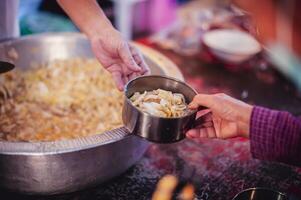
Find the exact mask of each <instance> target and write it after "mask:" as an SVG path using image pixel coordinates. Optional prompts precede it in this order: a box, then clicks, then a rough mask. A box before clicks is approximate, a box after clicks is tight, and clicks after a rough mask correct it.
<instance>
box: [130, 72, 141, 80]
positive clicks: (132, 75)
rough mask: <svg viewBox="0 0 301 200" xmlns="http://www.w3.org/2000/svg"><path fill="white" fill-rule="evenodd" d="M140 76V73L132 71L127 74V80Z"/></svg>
mask: <svg viewBox="0 0 301 200" xmlns="http://www.w3.org/2000/svg"><path fill="white" fill-rule="evenodd" d="M138 76H140V73H137V72H134V73H132V74H130V75H129V81H130V80H133V79H134V78H136V77H138Z"/></svg>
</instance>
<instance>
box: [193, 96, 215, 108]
mask: <svg viewBox="0 0 301 200" xmlns="http://www.w3.org/2000/svg"><path fill="white" fill-rule="evenodd" d="M211 101H212V97H211V95H207V94H198V95H196V96H195V97H194V98H193V100H192V102H191V103H190V104H189V105H188V107H189V108H190V109H197V108H198V107H200V106H205V107H207V108H210V107H211Z"/></svg>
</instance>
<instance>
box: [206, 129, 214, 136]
mask: <svg viewBox="0 0 301 200" xmlns="http://www.w3.org/2000/svg"><path fill="white" fill-rule="evenodd" d="M206 130H207V133H208V137H209V138H216V134H215V130H214V128H213V127H210V128H206Z"/></svg>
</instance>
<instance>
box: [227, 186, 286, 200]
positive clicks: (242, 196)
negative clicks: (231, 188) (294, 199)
mask: <svg viewBox="0 0 301 200" xmlns="http://www.w3.org/2000/svg"><path fill="white" fill-rule="evenodd" d="M232 200H288V197H287V195H285V194H283V193H281V192H278V191H275V190H272V189H268V188H260V187H256V188H249V189H246V190H243V191H241V192H240V193H238V194H237V195H236V196H235V197H234V198H233V199H232Z"/></svg>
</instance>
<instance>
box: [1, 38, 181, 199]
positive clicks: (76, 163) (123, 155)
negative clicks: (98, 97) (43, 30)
mask: <svg viewBox="0 0 301 200" xmlns="http://www.w3.org/2000/svg"><path fill="white" fill-rule="evenodd" d="M137 46H138V47H140V49H141V50H142V53H143V55H144V56H145V59H146V62H147V63H148V64H149V66H150V68H151V72H152V74H167V73H171V74H173V76H174V77H176V78H179V79H182V78H183V77H182V75H181V73H180V71H179V70H178V69H177V67H176V66H175V65H174V64H173V63H172V62H171V61H169V60H168V59H167V58H165V57H164V56H162V55H161V54H158V53H157V52H155V51H154V50H151V49H149V48H147V47H144V46H141V45H137ZM9 51H15V52H17V54H18V56H14V57H13V58H12V57H10V56H9V55H10V54H9ZM71 57H87V58H91V57H93V54H92V52H91V49H90V46H89V42H88V40H87V39H86V38H85V37H84V36H83V35H82V34H79V33H49V34H40V35H33V36H28V37H24V38H20V39H17V40H13V41H7V42H4V43H0V60H4V61H10V62H13V63H14V64H15V65H16V68H19V69H22V70H26V69H27V68H28V67H29V66H30V65H31V64H32V63H42V62H48V61H52V60H55V59H66V58H71ZM147 147H148V143H147V142H146V141H144V140H141V139H139V138H138V137H135V136H133V135H130V134H129V133H128V132H127V131H126V129H125V128H119V129H115V130H112V131H108V132H105V133H102V134H96V135H92V136H88V137H84V138H79V139H74V140H66V141H57V142H35V143H25V142H5V141H0V187H2V188H5V189H8V190H12V191H16V192H21V193H28V194H58V193H66V192H73V191H76V190H80V189H83V188H86V187H89V186H92V185H95V184H99V183H102V182H104V181H106V180H108V179H111V178H113V177H115V176H118V175H119V174H121V173H123V172H124V171H126V170H127V169H128V168H129V167H130V166H132V165H133V164H134V163H135V162H136V161H137V160H139V159H140V158H141V156H142V155H143V154H144V152H145V151H146V149H147Z"/></svg>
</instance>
